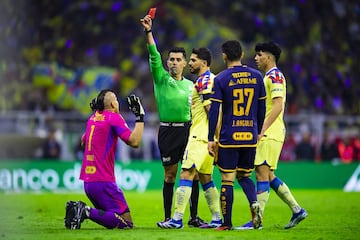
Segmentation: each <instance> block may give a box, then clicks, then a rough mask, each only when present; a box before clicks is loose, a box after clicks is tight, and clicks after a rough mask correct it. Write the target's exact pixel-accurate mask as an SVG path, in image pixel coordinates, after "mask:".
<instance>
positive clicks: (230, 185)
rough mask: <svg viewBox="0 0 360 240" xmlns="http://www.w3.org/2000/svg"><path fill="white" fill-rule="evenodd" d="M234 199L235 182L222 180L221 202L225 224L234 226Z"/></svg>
mask: <svg viewBox="0 0 360 240" xmlns="http://www.w3.org/2000/svg"><path fill="white" fill-rule="evenodd" d="M233 201H234V182H233V181H222V182H221V193H220V204H221V212H222V215H223V217H224V225H226V226H229V227H232V219H231V218H232V205H233Z"/></svg>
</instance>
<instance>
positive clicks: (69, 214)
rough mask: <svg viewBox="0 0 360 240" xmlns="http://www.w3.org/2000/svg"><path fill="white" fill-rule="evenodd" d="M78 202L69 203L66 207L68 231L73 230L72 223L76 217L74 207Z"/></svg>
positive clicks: (65, 221)
mask: <svg viewBox="0 0 360 240" xmlns="http://www.w3.org/2000/svg"><path fill="white" fill-rule="evenodd" d="M75 204H76V202H74V201H68V202H66V205H65V218H64V225H65V227H66V228H67V229H71V221H72V219H73V218H74V216H75V211H74V206H75Z"/></svg>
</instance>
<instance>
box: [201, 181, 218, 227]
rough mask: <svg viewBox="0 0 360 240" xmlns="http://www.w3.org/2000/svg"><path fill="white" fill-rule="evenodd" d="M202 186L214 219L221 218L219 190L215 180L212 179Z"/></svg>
mask: <svg viewBox="0 0 360 240" xmlns="http://www.w3.org/2000/svg"><path fill="white" fill-rule="evenodd" d="M202 188H203V190H204V195H205V199H206V202H207V204H208V206H209V209H210V212H211V215H212V220H219V219H221V214H220V205H219V192H218V190H217V189H216V187H215V184H214V182H213V181H210V182H208V183H206V184H204V185H202Z"/></svg>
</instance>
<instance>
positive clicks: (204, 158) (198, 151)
mask: <svg viewBox="0 0 360 240" xmlns="http://www.w3.org/2000/svg"><path fill="white" fill-rule="evenodd" d="M213 163H214V158H213V157H212V156H211V155H210V154H209V151H208V143H207V141H201V140H190V141H189V142H188V145H187V147H186V149H185V152H184V157H183V161H182V164H181V168H185V169H190V168H193V167H194V168H196V170H197V171H198V172H199V173H202V174H212V173H213V170H214V164H213Z"/></svg>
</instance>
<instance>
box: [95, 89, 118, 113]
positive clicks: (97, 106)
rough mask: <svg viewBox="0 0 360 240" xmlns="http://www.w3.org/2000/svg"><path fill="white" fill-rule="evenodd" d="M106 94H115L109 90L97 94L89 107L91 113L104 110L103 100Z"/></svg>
mask: <svg viewBox="0 0 360 240" xmlns="http://www.w3.org/2000/svg"><path fill="white" fill-rule="evenodd" d="M107 92H113V93H114V94H115V92H114V91H113V90H111V89H103V90H101V91H100V92H99V94H98V95H97V97H96V98H94V99H93V100H92V101H91V103H90V107H91V110H92V111H94V112H95V111H103V110H104V109H105V104H104V98H105V95H106V93H107Z"/></svg>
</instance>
